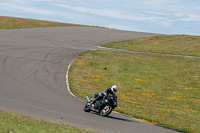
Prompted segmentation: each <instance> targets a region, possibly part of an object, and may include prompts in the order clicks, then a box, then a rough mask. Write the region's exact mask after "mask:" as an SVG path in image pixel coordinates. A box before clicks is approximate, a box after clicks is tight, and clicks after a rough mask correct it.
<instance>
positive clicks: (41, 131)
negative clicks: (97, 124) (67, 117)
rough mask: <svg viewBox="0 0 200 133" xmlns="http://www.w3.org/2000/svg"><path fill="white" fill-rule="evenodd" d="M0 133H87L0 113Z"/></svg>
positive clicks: (86, 132)
mask: <svg viewBox="0 0 200 133" xmlns="http://www.w3.org/2000/svg"><path fill="white" fill-rule="evenodd" d="M0 132H1V133H88V132H92V131H89V130H86V129H80V128H76V127H72V126H66V125H59V124H54V123H50V122H46V121H42V120H37V119H32V118H30V117H28V116H19V115H16V114H9V113H6V112H3V111H0Z"/></svg>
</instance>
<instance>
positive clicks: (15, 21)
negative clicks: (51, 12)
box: [0, 16, 91, 29]
mask: <svg viewBox="0 0 200 133" xmlns="http://www.w3.org/2000/svg"><path fill="white" fill-rule="evenodd" d="M60 26H83V27H91V26H86V25H77V24H70V23H60V22H52V21H43V20H35V19H25V18H16V17H6V16H0V29H13V28H32V27H60Z"/></svg>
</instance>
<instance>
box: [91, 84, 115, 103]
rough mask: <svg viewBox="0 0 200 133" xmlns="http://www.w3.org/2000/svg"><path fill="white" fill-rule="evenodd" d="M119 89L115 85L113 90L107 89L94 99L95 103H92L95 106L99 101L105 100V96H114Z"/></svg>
mask: <svg viewBox="0 0 200 133" xmlns="http://www.w3.org/2000/svg"><path fill="white" fill-rule="evenodd" d="M117 90H118V87H117V86H116V85H113V86H112V87H111V88H108V89H106V90H105V91H102V92H100V93H99V94H98V95H97V94H96V95H97V96H96V98H95V99H94V101H92V102H91V104H94V103H95V102H96V101H97V100H100V99H102V98H103V96H107V95H109V94H114V95H115V93H116V92H117Z"/></svg>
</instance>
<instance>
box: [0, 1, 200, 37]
mask: <svg viewBox="0 0 200 133" xmlns="http://www.w3.org/2000/svg"><path fill="white" fill-rule="evenodd" d="M0 16H11V17H22V18H31V19H39V20H49V21H57V22H66V23H73V24H83V25H92V26H101V27H107V28H114V29H120V30H128V31H138V32H148V33H160V34H187V35H198V36H200V0H0Z"/></svg>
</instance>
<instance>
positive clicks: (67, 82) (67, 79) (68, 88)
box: [66, 60, 85, 103]
mask: <svg viewBox="0 0 200 133" xmlns="http://www.w3.org/2000/svg"><path fill="white" fill-rule="evenodd" d="M74 61H75V60H73V61H72V62H70V64H69V66H68V68H67V73H66V84H67V90H68V92H69V93H70V94H71V95H72V96H73V97H75V98H76V99H78V100H80V101H82V102H84V103H85V101H83V100H82V99H80V98H78V97H77V96H75V95H74V94H73V93H72V92H71V89H70V87H69V78H68V77H69V69H70V67H71V65H72V63H73V62H74Z"/></svg>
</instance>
